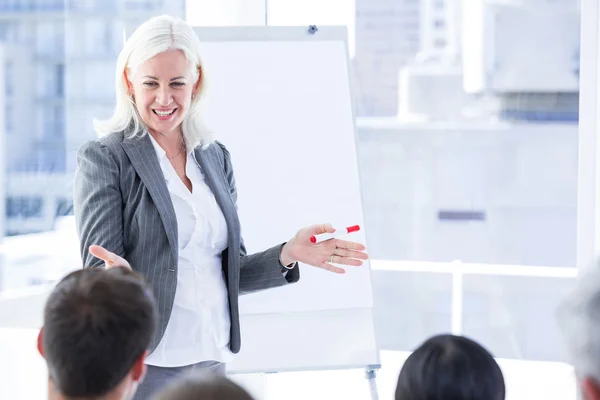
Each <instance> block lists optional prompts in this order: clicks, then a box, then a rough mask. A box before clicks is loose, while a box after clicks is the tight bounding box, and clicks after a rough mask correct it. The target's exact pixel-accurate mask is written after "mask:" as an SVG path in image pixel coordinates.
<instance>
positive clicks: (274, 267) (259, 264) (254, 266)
mask: <svg viewBox="0 0 600 400" xmlns="http://www.w3.org/2000/svg"><path fill="white" fill-rule="evenodd" d="M217 144H218V145H219V147H221V150H222V151H223V156H224V164H225V165H224V173H225V177H226V179H227V182H228V183H229V190H230V191H231V197H232V198H233V201H234V203H236V206H237V189H236V185H235V176H234V174H233V165H232V162H231V155H230V153H229V151H228V150H227V148H226V147H225V146H224V145H223V144H222V143H219V142H217ZM283 244H284V243H280V244H278V245H276V246H273V247H271V248H270V249H267V250H265V251H261V252H258V253H254V254H246V247H245V246H244V239H243V238H242V240H241V245H240V258H241V262H240V294H246V293H252V292H256V291H259V290H264V289H269V288H274V287H278V286H283V285H285V284H288V283H295V282H297V281H298V280H299V279H300V268H299V267H298V263H296V265H295V266H294V268H292V269H290V270H285V269H283V267H282V266H281V263H280V262H279V254H280V251H281V247H282V246H283ZM286 271H287V273H286V274H285V276H284V274H283V272H286Z"/></svg>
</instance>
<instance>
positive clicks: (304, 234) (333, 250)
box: [281, 224, 369, 274]
mask: <svg viewBox="0 0 600 400" xmlns="http://www.w3.org/2000/svg"><path fill="white" fill-rule="evenodd" d="M334 232H335V229H334V228H333V226H331V225H330V224H321V225H311V226H307V227H305V228H302V229H300V230H299V231H298V232H297V233H296V236H294V237H293V238H292V239H291V240H290V241H289V242H287V243H286V244H285V245H284V246H283V249H282V250H281V262H282V263H283V264H284V265H289V264H292V263H294V262H296V261H299V262H301V263H304V264H309V265H312V266H314V267H318V268H323V269H326V270H328V271H331V272H335V273H338V274H343V273H344V272H346V271H345V270H344V269H343V268H340V267H336V266H335V265H333V264H338V265H350V266H356V267H358V266H361V265H362V260H366V259H368V258H369V256H368V255H367V253H365V252H364V250H365V246H364V245H362V244H361V243H357V242H350V241H347V240H341V239H335V238H334V239H329V240H325V241H323V242H320V243H311V241H310V237H311V236H313V235H318V234H320V233H334Z"/></svg>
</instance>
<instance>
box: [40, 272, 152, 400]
mask: <svg viewBox="0 0 600 400" xmlns="http://www.w3.org/2000/svg"><path fill="white" fill-rule="evenodd" d="M156 323H157V309H156V303H155V301H154V297H153V295H152V292H151V290H150V289H149V288H148V286H146V284H145V283H144V281H143V280H142V278H141V277H140V276H139V275H138V274H136V273H135V272H133V271H131V270H130V269H128V268H120V267H118V268H110V269H104V268H86V269H82V270H77V271H74V272H72V273H70V274H68V275H67V276H66V277H65V278H63V279H62V280H61V281H60V282H59V283H58V284H57V285H56V287H55V288H54V290H53V291H52V293H51V294H50V297H49V298H48V300H47V302H46V306H45V308H44V328H43V335H42V343H43V349H44V357H45V358H46V362H47V364H48V372H49V375H50V379H52V382H53V384H54V385H55V387H56V389H57V390H58V391H59V392H60V393H62V394H63V395H65V396H67V397H95V396H102V395H105V394H106V393H109V392H110V391H111V390H112V389H114V388H115V387H116V386H117V385H118V384H119V383H120V382H121V381H122V380H123V378H124V377H125V376H126V375H127V373H128V372H129V371H130V370H131V368H132V367H133V365H134V364H135V362H136V361H137V360H138V359H139V357H140V356H141V355H142V354H143V353H144V352H145V351H146V350H147V349H148V346H149V344H150V340H151V339H152V336H153V335H154V331H155V329H156Z"/></svg>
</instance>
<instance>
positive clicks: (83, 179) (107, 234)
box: [73, 141, 124, 268]
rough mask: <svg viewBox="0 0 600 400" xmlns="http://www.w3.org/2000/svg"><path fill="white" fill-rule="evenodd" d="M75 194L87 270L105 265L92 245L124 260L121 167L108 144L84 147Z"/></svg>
mask: <svg viewBox="0 0 600 400" xmlns="http://www.w3.org/2000/svg"><path fill="white" fill-rule="evenodd" d="M73 191H74V192H73V210H74V214H75V222H76V226H77V234H78V236H79V246H80V252H81V258H82V261H83V267H84V268H89V267H100V266H104V262H103V261H102V260H100V259H99V258H96V257H94V256H93V255H92V254H90V252H89V250H88V249H89V247H90V245H92V244H97V245H99V246H102V247H104V248H105V249H107V250H108V251H112V252H113V253H115V254H117V255H119V256H121V257H124V249H123V213H122V196H121V191H120V185H119V168H118V166H117V163H116V162H115V160H114V157H113V156H112V154H111V153H110V151H109V149H108V148H107V147H106V146H105V145H103V144H101V143H99V142H97V141H90V142H86V143H84V144H83V145H82V146H81V148H80V149H79V151H78V153H77V168H76V170H75V181H74V185H73Z"/></svg>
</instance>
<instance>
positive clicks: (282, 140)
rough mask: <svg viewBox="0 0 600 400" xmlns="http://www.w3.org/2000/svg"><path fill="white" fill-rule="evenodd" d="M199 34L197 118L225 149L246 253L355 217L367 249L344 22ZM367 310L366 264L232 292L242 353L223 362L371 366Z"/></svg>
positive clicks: (269, 367) (268, 366) (248, 366)
mask: <svg viewBox="0 0 600 400" xmlns="http://www.w3.org/2000/svg"><path fill="white" fill-rule="evenodd" d="M196 32H197V34H198V36H199V37H200V40H201V42H202V56H203V63H204V68H205V73H206V78H207V93H206V98H205V106H204V109H203V113H204V115H205V121H206V123H207V125H208V126H209V127H210V128H211V129H212V130H213V131H214V133H215V137H216V138H217V140H219V141H221V142H222V143H224V144H225V145H226V146H227V148H228V149H229V151H230V152H231V155H232V162H233V166H234V173H235V176H236V182H237V189H238V208H239V214H240V220H241V225H242V234H243V237H244V240H245V243H246V247H247V249H248V252H249V253H253V252H257V251H261V250H264V249H266V248H269V247H271V246H273V245H276V244H278V243H282V242H284V241H286V240H288V239H289V238H291V237H292V236H293V235H294V234H295V232H296V231H297V230H298V229H299V228H301V227H303V226H306V225H309V224H314V223H322V222H331V223H332V224H334V226H340V227H343V226H348V225H354V224H360V225H361V226H362V227H363V230H362V231H361V232H359V233H356V234H352V235H348V236H347V238H348V239H352V240H356V241H360V242H362V243H365V244H367V243H366V242H365V231H364V224H363V213H362V205H361V203H362V202H361V190H360V179H359V170H358V162H357V154H356V142H355V127H354V113H353V107H352V101H351V89H350V83H349V82H350V79H349V67H348V66H349V60H348V52H347V42H346V31H345V29H344V28H334V27H319V31H318V32H317V33H316V34H314V35H311V34H309V33H308V32H307V28H303V27H257V28H197V29H196ZM367 245H368V244H367ZM372 306H373V304H372V293H371V280H370V266H369V263H368V262H367V263H366V264H365V265H363V266H362V267H359V268H356V267H348V268H347V272H346V274H345V275H337V274H333V273H330V272H328V271H324V270H321V269H318V268H314V267H311V266H306V265H301V279H300V282H298V283H296V284H294V285H288V286H285V287H282V288H277V289H272V290H268V291H264V292H261V293H256V294H251V295H246V296H242V297H241V298H240V309H241V313H242V317H241V323H242V351H241V352H240V354H239V355H238V357H237V358H236V360H235V361H234V362H233V363H232V364H231V365H230V366H229V367H230V368H229V369H230V371H234V372H241V371H243V372H257V371H277V370H302V369H318V368H343V367H359V366H366V365H374V364H378V363H379V355H378V349H377V346H376V343H375V336H374V329H373V318H372ZM336 327H339V331H338V330H337V329H336ZM318 332H322V334H318ZM274 338H277V339H275V340H274ZM290 343H294V346H290ZM340 344H343V345H344V346H343V347H340ZM306 349H312V350H311V351H307V350H306Z"/></svg>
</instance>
